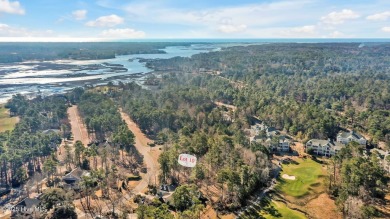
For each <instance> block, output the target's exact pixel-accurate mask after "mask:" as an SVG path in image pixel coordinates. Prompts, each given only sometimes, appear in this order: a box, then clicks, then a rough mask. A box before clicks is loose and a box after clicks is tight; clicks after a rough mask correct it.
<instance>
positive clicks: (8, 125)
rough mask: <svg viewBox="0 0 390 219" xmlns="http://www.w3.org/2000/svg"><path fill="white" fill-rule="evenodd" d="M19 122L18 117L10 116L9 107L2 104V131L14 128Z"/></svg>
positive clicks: (0, 127)
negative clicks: (6, 107)
mask: <svg viewBox="0 0 390 219" xmlns="http://www.w3.org/2000/svg"><path fill="white" fill-rule="evenodd" d="M17 122H18V118H16V117H11V118H10V117H9V114H8V111H7V109H5V108H4V106H3V105H0V132H4V131H7V130H12V129H14V127H15V124H16V123H17Z"/></svg>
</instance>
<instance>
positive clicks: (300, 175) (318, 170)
mask: <svg viewBox="0 0 390 219" xmlns="http://www.w3.org/2000/svg"><path fill="white" fill-rule="evenodd" d="M296 161H297V163H296V164H295V163H290V164H283V165H282V168H283V170H282V172H281V173H280V179H279V184H278V186H277V187H276V189H277V190H278V191H279V192H281V193H282V194H283V195H288V196H292V197H295V198H302V197H304V196H306V195H309V194H311V193H320V192H322V191H323V190H324V182H323V181H324V180H323V179H321V176H322V166H321V164H319V163H317V162H315V161H313V160H311V159H299V160H296ZM283 174H287V175H289V176H295V180H288V179H283V178H282V175H283Z"/></svg>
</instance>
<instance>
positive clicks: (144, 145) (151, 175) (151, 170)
mask: <svg viewBox="0 0 390 219" xmlns="http://www.w3.org/2000/svg"><path fill="white" fill-rule="evenodd" d="M120 114H121V116H122V119H123V120H125V122H126V124H127V126H128V127H129V129H130V130H131V131H132V132H133V133H134V135H135V144H134V146H135V148H137V150H138V152H139V153H141V154H142V155H143V156H144V163H145V165H146V167H147V169H148V171H147V173H146V175H145V176H144V177H143V178H142V180H141V181H140V183H139V184H138V185H137V186H136V187H135V188H134V189H133V193H134V194H138V193H142V191H144V190H145V188H146V187H148V184H149V181H150V183H151V184H154V182H155V180H157V175H158V163H157V160H156V159H155V158H153V156H152V155H151V153H150V147H149V146H148V143H149V142H152V140H150V139H149V138H148V137H147V136H145V134H144V133H142V131H141V129H140V128H139V127H138V125H137V124H136V123H134V121H133V120H131V118H130V117H129V116H128V115H127V114H126V113H124V112H123V111H122V109H120Z"/></svg>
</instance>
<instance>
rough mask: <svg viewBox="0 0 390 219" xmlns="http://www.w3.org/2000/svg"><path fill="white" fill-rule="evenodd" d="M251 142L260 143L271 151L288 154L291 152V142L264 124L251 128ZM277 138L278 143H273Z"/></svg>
mask: <svg viewBox="0 0 390 219" xmlns="http://www.w3.org/2000/svg"><path fill="white" fill-rule="evenodd" d="M250 133H251V135H252V136H251V137H249V140H250V142H256V141H260V142H263V143H264V144H265V146H267V147H268V148H269V149H270V150H271V151H279V152H288V151H290V140H289V139H288V138H286V136H283V135H280V132H279V131H278V130H277V129H276V128H274V127H268V126H267V125H265V124H264V123H261V124H259V123H258V124H255V125H253V126H251V130H250ZM273 138H277V139H278V141H272V139H273Z"/></svg>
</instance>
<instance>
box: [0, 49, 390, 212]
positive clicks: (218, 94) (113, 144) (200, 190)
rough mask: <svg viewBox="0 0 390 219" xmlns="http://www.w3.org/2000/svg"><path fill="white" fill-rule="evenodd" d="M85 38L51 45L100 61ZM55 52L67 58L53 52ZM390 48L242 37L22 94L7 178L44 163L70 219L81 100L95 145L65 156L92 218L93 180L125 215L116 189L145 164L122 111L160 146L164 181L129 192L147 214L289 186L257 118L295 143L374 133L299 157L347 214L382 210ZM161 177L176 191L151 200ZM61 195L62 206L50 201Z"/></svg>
mask: <svg viewBox="0 0 390 219" xmlns="http://www.w3.org/2000/svg"><path fill="white" fill-rule="evenodd" d="M76 45H77V44H70V45H67V46H66V49H63V48H62V47H56V46H55V45H49V46H53V48H55V50H58V51H61V54H66V55H64V57H65V56H66V57H68V58H74V59H84V58H85V59H89V58H91V57H90V56H88V55H87V56H88V58H87V56H84V55H85V54H84V53H83V52H80V54H81V55H80V56H74V48H76ZM81 45H83V46H84V47H87V48H92V47H93V48H94V49H96V50H98V49H99V48H104V49H102V50H101V52H102V53H104V54H110V52H109V51H116V52H115V53H117V54H130V53H136V52H137V51H138V52H143V53H148V52H156V51H155V50H158V49H161V48H164V47H165V46H166V44H151V45H148V46H146V45H144V44H139V45H136V46H135V45H132V46H129V47H126V48H121V47H120V46H118V45H117V44H106V45H102V46H101V47H100V46H97V47H95V44H91V45H89V44H85V45H84V44H81ZM14 46H16V45H14ZM37 46H38V45H37V44H33V45H32V46H31V48H30V49H32V50H34V49H37V48H36V47H37ZM46 46H47V45H46ZM73 47H74V48H73ZM39 48H40V47H39ZM45 48H46V47H45ZM77 48H78V47H77ZM38 50H40V49H38ZM91 50H92V49H91ZM70 51H71V52H70ZM57 56H61V57H62V55H58V54H56V55H55V56H50V57H49V58H50V59H52V58H53V59H55V58H58V57H57ZM42 57H43V58H45V56H41V58H42ZM95 58H99V57H95ZM389 59H390V47H389V45H388V44H374V43H373V44H365V45H361V44H356V43H337V44H334V43H322V44H309V43H307V44H306V43H305V44H295V43H285V44H262V45H251V46H235V47H227V48H223V49H222V50H221V51H218V52H209V53H201V54H197V55H194V56H192V57H191V58H183V57H174V58H171V59H151V60H145V62H146V65H147V66H149V67H151V68H153V69H154V70H155V72H154V75H153V76H148V77H147V78H146V81H148V85H149V86H146V87H145V86H141V85H139V84H138V83H136V82H130V83H122V82H119V83H117V84H113V83H110V84H108V85H104V86H98V87H90V88H76V89H74V90H72V91H70V92H68V93H67V94H64V95H55V96H49V97H37V98H35V99H27V98H26V97H24V96H22V95H16V96H14V97H13V98H12V99H11V100H9V101H8V103H7V104H6V105H5V107H6V108H7V109H9V112H10V115H12V116H18V117H19V118H20V121H19V123H18V124H17V125H16V126H15V128H14V130H12V131H7V132H4V133H0V152H1V153H0V177H1V178H0V183H1V184H7V185H11V186H14V187H17V186H19V185H23V184H24V183H26V182H28V181H29V179H31V178H33V176H34V175H35V174H36V173H40V172H43V173H44V174H45V176H46V177H47V179H48V181H49V182H50V183H48V186H49V187H50V188H49V189H48V190H46V191H45V192H44V193H43V195H42V199H43V200H44V202H43V203H44V204H45V206H46V207H47V208H48V209H51V212H50V214H51V215H62V214H64V215H70V216H69V217H73V215H74V214H73V213H72V212H74V208H75V205H74V204H72V201H73V200H72V198H70V197H69V196H68V194H66V192H65V190H64V191H63V190H61V188H57V187H58V186H57V184H56V177H57V175H58V174H57V166H58V164H59V163H60V162H59V159H58V157H57V156H56V152H57V148H58V146H59V144H60V143H61V140H62V139H69V138H70V136H72V135H71V133H70V130H71V127H70V123H69V121H68V115H67V109H68V107H69V106H70V105H72V104H73V105H77V109H78V112H79V114H80V118H81V121H78V122H81V123H83V124H85V127H86V130H87V131H86V132H88V136H89V140H90V144H88V145H84V144H83V143H82V142H81V141H75V142H74V144H73V145H71V146H70V145H67V143H64V149H65V151H64V150H62V151H61V152H62V153H65V155H63V156H64V158H63V161H62V163H63V164H62V165H63V166H65V167H66V170H67V173H69V172H71V171H72V170H73V169H74V168H80V169H82V170H83V171H88V174H87V175H83V176H82V177H81V178H80V181H81V182H80V188H79V189H80V191H81V192H80V194H78V196H77V197H78V198H80V199H79V200H80V204H81V205H82V207H83V209H84V211H85V213H86V214H89V215H91V216H97V215H99V214H100V213H101V212H100V213H99V212H98V211H102V209H103V208H102V207H99V206H96V203H93V200H98V199H97V198H96V194H95V192H97V191H101V193H102V197H103V198H102V199H101V200H104V201H105V202H106V203H107V206H109V207H107V209H106V210H107V211H108V214H110V215H116V210H118V209H119V206H118V203H116V202H119V201H118V200H121V201H122V199H123V197H124V196H125V195H123V194H125V193H121V190H122V189H125V190H126V186H123V184H121V183H123V182H124V181H127V180H128V179H129V178H132V177H137V178H140V175H139V172H140V170H141V169H142V168H144V167H145V164H144V163H143V157H142V155H140V153H139V151H137V149H136V147H135V146H134V144H135V143H136V136H135V134H134V133H136V132H134V133H133V132H132V131H131V130H130V129H129V126H128V124H127V123H126V122H125V121H124V118H123V116H122V113H125V114H128V115H129V117H130V118H131V120H132V121H134V122H135V123H136V124H137V125H138V127H139V129H140V130H141V131H142V133H144V134H145V135H146V136H147V137H148V138H150V139H152V140H153V142H152V143H148V146H149V149H148V150H149V152H151V151H153V150H154V152H153V153H155V154H154V156H156V157H157V158H156V163H157V162H158V166H159V172H158V176H157V175H156V178H157V180H156V181H157V183H156V182H155V184H153V183H151V181H150V180H149V181H148V183H149V187H148V188H149V189H148V192H146V193H147V194H148V196H144V197H141V196H136V195H135V194H131V197H132V200H133V201H134V203H135V204H136V206H137V210H136V214H137V215H138V217H139V218H175V216H174V214H171V212H172V211H174V212H175V215H176V216H177V217H179V218H198V217H200V215H201V214H203V212H204V211H205V209H206V208H208V207H210V208H212V209H214V210H215V211H216V212H217V213H216V214H217V215H218V213H221V214H228V213H232V212H233V213H236V214H238V212H240V211H242V209H244V207H245V206H247V205H249V204H251V203H252V202H253V200H255V198H256V197H259V196H257V195H258V194H262V195H263V196H265V194H263V193H262V192H263V190H264V189H266V188H270V186H272V185H274V183H279V184H281V181H280V178H278V173H280V171H283V170H282V167H283V165H284V164H281V163H280V160H276V159H275V157H277V156H279V155H280V154H275V153H274V152H272V151H271V150H270V148H269V147H267V146H265V145H263V144H262V143H254V142H250V140H249V138H248V129H250V127H251V125H253V124H254V123H255V122H259V121H261V122H264V123H265V124H267V125H269V126H272V127H275V128H276V129H277V130H280V132H283V133H284V134H285V135H286V136H288V137H289V138H290V139H291V140H292V142H293V143H294V144H295V143H296V144H305V143H306V142H307V141H308V140H310V139H313V138H315V139H336V135H337V133H339V131H342V130H343V131H346V130H356V131H358V132H359V133H362V134H363V135H364V137H366V138H367V139H368V140H369V141H368V144H367V147H366V146H361V145H358V144H355V143H354V142H351V143H349V144H348V145H346V146H345V147H343V148H342V150H341V151H340V152H339V153H338V154H337V155H336V156H334V157H332V158H329V159H328V158H327V159H323V158H320V157H316V156H313V157H312V156H309V155H305V156H304V158H302V159H303V160H304V159H307V160H309V159H310V162H309V161H307V160H305V162H306V163H305V165H316V168H317V169H316V171H317V173H316V174H318V180H320V181H321V182H320V183H319V184H318V185H321V186H323V187H324V190H323V193H326V194H327V195H328V196H329V197H330V198H331V200H332V201H333V202H334V203H335V204H336V205H337V207H338V210H339V211H340V212H342V214H343V216H344V217H346V218H372V217H383V214H384V213H383V212H381V211H380V209H379V208H378V206H383V205H385V204H386V201H385V198H386V195H388V192H389V191H388V188H389V187H388V181H389V177H388V170H386V169H385V168H384V165H383V163H384V159H385V158H384V157H383V155H381V154H379V153H377V152H371V151H370V149H372V148H376V149H381V150H382V151H388V150H389V148H390V68H389V67H388V62H389ZM224 104H225V105H224ZM263 135H266V133H263ZM272 141H276V142H277V141H278V139H275V138H274V139H272ZM64 142H65V140H64ZM156 146H157V147H156ZM294 146H295V145H294ZM153 147H156V149H153ZM151 153H152V152H151ZM182 153H186V154H192V155H194V156H196V157H197V165H196V166H195V167H194V168H186V167H183V166H181V165H179V164H178V162H177V159H178V156H179V154H182ZM296 154H297V153H295V152H293V153H288V154H287V155H288V156H289V157H290V156H291V157H297V156H295V155H296ZM381 156H382V157H381ZM387 157H389V156H388V155H387ZM279 158H280V157H278V159H279ZM299 159H301V157H300V158H299ZM302 163H303V162H302ZM313 163H314V164H313ZM295 165H297V166H298V162H297V164H295ZM300 165H302V164H300ZM326 168H327V171H328V172H326V171H325V169H326ZM144 169H145V168H144ZM286 169H287V168H286ZM147 171H148V170H147ZM147 171H146V172H147ZM130 173H131V174H130ZM303 173H304V174H306V172H303ZM56 174H57V175H56ZM277 179H278V180H279V181H276V180H277ZM316 180H317V179H314V182H316V183H317V181H316ZM302 183H303V182H302ZM316 183H313V185H317V184H316ZM159 185H162V186H165V185H170V186H174V188H175V192H173V194H172V195H171V196H170V197H169V198H168V199H166V200H164V199H162V198H158V197H157V196H153V197H154V198H147V197H150V195H156V194H157V190H158V187H159ZM51 187H55V188H51ZM276 190H277V189H276ZM278 192H279V193H281V192H280V191H273V195H275V194H276V195H278ZM130 193H131V191H129V194H130ZM276 195H275V196H276ZM129 196H130V195H129ZM263 196H262V197H263ZM99 200H100V199H99ZM126 201H128V200H126ZM56 202H65V203H66V204H67V205H64V206H63V207H61V208H54V207H53V206H54V205H55V204H56ZM285 202H286V203H287V201H285ZM94 204H95V205H94ZM263 207H264V206H263ZM123 212H125V210H123ZM116 216H118V215H116ZM53 217H54V216H53ZM59 217H61V216H57V218H59ZM54 218H55V217H54ZM248 218H255V216H253V217H248Z"/></svg>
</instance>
